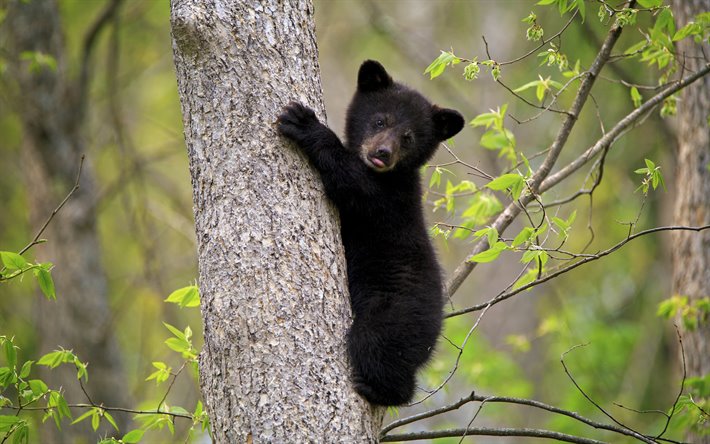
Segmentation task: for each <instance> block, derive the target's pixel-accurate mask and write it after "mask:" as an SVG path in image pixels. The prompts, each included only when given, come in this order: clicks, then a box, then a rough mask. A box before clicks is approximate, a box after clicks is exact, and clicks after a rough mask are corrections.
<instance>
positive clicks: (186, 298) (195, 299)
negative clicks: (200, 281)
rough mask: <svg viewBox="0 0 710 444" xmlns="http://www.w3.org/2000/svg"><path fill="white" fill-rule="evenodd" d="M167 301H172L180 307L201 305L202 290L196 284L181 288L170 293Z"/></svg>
mask: <svg viewBox="0 0 710 444" xmlns="http://www.w3.org/2000/svg"><path fill="white" fill-rule="evenodd" d="M165 302H172V303H174V304H178V305H179V306H180V307H199V306H200V290H199V289H198V288H197V286H196V285H190V286H187V287H183V288H180V289H178V290H175V291H173V292H172V293H170V296H168V297H167V299H165Z"/></svg>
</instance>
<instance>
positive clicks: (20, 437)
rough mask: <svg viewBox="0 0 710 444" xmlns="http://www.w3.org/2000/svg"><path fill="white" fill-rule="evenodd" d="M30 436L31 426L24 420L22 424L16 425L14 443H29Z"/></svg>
mask: <svg viewBox="0 0 710 444" xmlns="http://www.w3.org/2000/svg"><path fill="white" fill-rule="evenodd" d="M29 437H30V427H29V425H28V424H27V423H26V422H25V421H24V420H23V421H21V423H20V425H19V426H17V427H15V433H13V436H12V444H27V443H28V442H29Z"/></svg>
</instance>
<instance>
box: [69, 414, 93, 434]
mask: <svg viewBox="0 0 710 444" xmlns="http://www.w3.org/2000/svg"><path fill="white" fill-rule="evenodd" d="M95 410H96V409H90V410H87V411H86V412H84V413H83V414H82V415H81V416H79V417H78V418H76V419H75V420H74V421H72V424H76V423H79V422H81V421H83V420H85V419H86V418H88V417H89V416H92V415H95V414H96V411H95ZM95 416H96V415H95ZM94 430H96V429H94Z"/></svg>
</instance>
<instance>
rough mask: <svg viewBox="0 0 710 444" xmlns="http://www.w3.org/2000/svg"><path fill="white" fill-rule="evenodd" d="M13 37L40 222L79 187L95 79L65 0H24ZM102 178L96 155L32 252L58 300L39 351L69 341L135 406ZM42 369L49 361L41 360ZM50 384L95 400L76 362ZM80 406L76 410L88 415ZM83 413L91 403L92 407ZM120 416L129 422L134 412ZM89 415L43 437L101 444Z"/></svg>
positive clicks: (99, 396) (111, 399)
mask: <svg viewBox="0 0 710 444" xmlns="http://www.w3.org/2000/svg"><path fill="white" fill-rule="evenodd" d="M3 27H5V30H4V37H5V38H6V39H7V40H8V43H9V44H8V46H7V49H8V50H9V51H11V52H10V53H9V54H8V57H7V61H8V76H7V77H6V79H9V80H10V81H11V82H13V84H8V85H7V86H8V87H9V88H7V91H8V92H9V93H10V94H12V97H11V99H12V100H13V101H14V103H15V104H16V106H15V107H14V108H15V109H17V110H18V112H19V117H20V119H21V121H22V126H23V146H22V160H23V165H24V166H23V169H24V171H25V175H26V183H27V189H28V193H27V197H28V205H29V207H30V221H31V225H32V226H33V227H35V229H38V228H39V227H40V226H41V225H42V224H43V223H44V221H45V220H46V219H47V218H48V217H49V215H50V214H51V213H52V210H53V209H54V208H55V207H56V206H57V205H58V204H59V202H61V200H62V199H63V198H64V196H65V195H66V194H67V193H68V192H69V190H71V188H72V187H73V186H74V182H75V180H76V175H77V170H78V168H79V159H80V157H81V155H82V154H83V153H84V152H85V144H84V141H83V134H82V133H83V131H82V128H83V127H82V125H83V124H84V123H85V120H84V119H83V118H82V117H83V115H84V112H83V111H84V108H83V107H84V106H85V102H84V103H80V101H81V100H80V98H81V97H82V96H81V94H80V91H85V89H82V88H84V87H85V86H86V85H81V83H83V82H78V81H76V79H72V78H70V77H69V74H68V73H69V71H70V70H69V68H68V66H67V65H66V61H65V56H64V49H65V48H64V41H63V36H62V28H61V20H60V16H59V10H58V8H57V4H56V3H55V2H54V1H49V0H42V1H32V2H24V1H15V2H11V3H10V5H9V7H8V14H7V17H6V19H5V23H3ZM26 51H30V52H34V53H35V54H38V53H41V54H43V55H45V56H51V57H52V58H53V59H54V60H55V61H56V69H52V68H50V67H48V66H42V67H40V68H39V69H32V68H31V67H30V63H29V62H28V61H27V60H25V59H23V56H22V54H23V52H26ZM94 192H95V179H94V174H93V171H92V168H91V164H90V162H89V161H88V160H87V161H86V162H85V164H84V168H83V172H82V175H81V183H80V188H79V190H78V191H77V192H76V193H74V195H73V196H72V198H71V199H70V200H69V201H68V202H67V204H66V205H65V206H64V208H63V209H62V210H61V211H60V212H59V213H58V214H57V215H56V217H55V218H54V219H53V221H52V223H51V224H50V225H49V227H48V228H47V230H46V231H45V233H44V235H43V237H45V238H46V239H48V242H47V243H46V244H43V245H41V246H38V247H35V248H34V250H33V251H31V253H34V255H35V256H36V258H37V261H52V262H53V263H54V264H55V268H54V270H53V272H52V274H53V277H54V281H55V286H56V291H57V300H56V301H47V300H45V299H44V297H43V296H42V297H38V300H39V302H38V307H37V320H36V323H37V328H38V331H39V336H40V337H39V353H47V352H50V351H53V350H56V349H58V348H60V347H64V348H66V349H73V351H74V352H75V353H76V354H77V356H79V358H80V359H81V360H83V361H84V362H88V363H89V376H90V377H89V380H88V382H87V383H86V387H87V391H88V393H89V395H91V399H92V401H94V402H95V403H97V404H101V403H103V404H104V405H108V406H123V407H128V405H127V404H128V401H129V399H128V396H127V395H126V390H123V389H122V388H123V387H125V386H126V382H125V376H124V373H123V366H122V361H121V354H120V352H119V349H118V344H117V342H116V339H115V337H114V336H113V328H114V325H112V323H111V311H110V307H109V305H108V300H107V287H106V277H105V273H104V269H103V267H102V265H101V255H100V247H99V239H98V232H97V220H96V212H95V202H94ZM38 368H39V369H40V370H41V369H43V367H38ZM42 378H43V379H44V380H45V381H46V382H47V383H48V384H49V386H50V387H52V388H55V389H58V388H60V387H61V388H62V389H63V391H64V393H65V397H66V399H67V401H68V402H70V403H72V402H74V403H76V402H82V403H83V402H86V401H87V399H86V396H85V395H84V393H83V392H82V389H81V387H80V386H79V383H78V381H77V380H76V370H75V369H74V368H70V367H69V366H62V367H59V368H57V369H54V370H50V371H44V372H43V374H42ZM78 412H79V411H76V412H74V413H78ZM82 412H83V411H82ZM114 418H115V419H116V421H117V422H118V423H119V425H120V426H124V425H125V424H126V423H127V422H128V420H129V417H128V415H123V414H116V415H114ZM89 422H90V421H85V422H84V423H82V424H79V425H75V426H71V427H69V426H67V425H66V424H65V427H64V430H62V431H58V430H56V428H55V427H54V424H53V423H52V422H51V421H49V422H47V423H46V426H44V427H42V434H43V439H42V441H43V442H52V443H62V442H67V443H75V442H93V441H95V440H96V437H97V436H98V434H99V433H100V434H102V435H104V434H110V433H111V430H113V429H112V428H110V427H108V428H104V427H102V428H101V429H100V430H99V432H98V433H97V432H94V431H93V430H92V429H91V427H90V424H89Z"/></svg>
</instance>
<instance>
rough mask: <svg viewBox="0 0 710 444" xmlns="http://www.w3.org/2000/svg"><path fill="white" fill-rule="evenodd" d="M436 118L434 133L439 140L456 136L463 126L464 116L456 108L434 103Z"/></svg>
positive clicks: (433, 111)
mask: <svg viewBox="0 0 710 444" xmlns="http://www.w3.org/2000/svg"><path fill="white" fill-rule="evenodd" d="M432 120H434V134H435V135H436V138H437V139H438V140H442V141H443V140H447V139H450V138H452V137H454V136H455V135H456V134H458V132H459V131H461V128H463V123H464V122H463V116H462V115H461V114H460V113H459V112H458V111H456V110H453V109H448V108H439V107H438V106H436V105H434V106H433V110H432Z"/></svg>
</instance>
